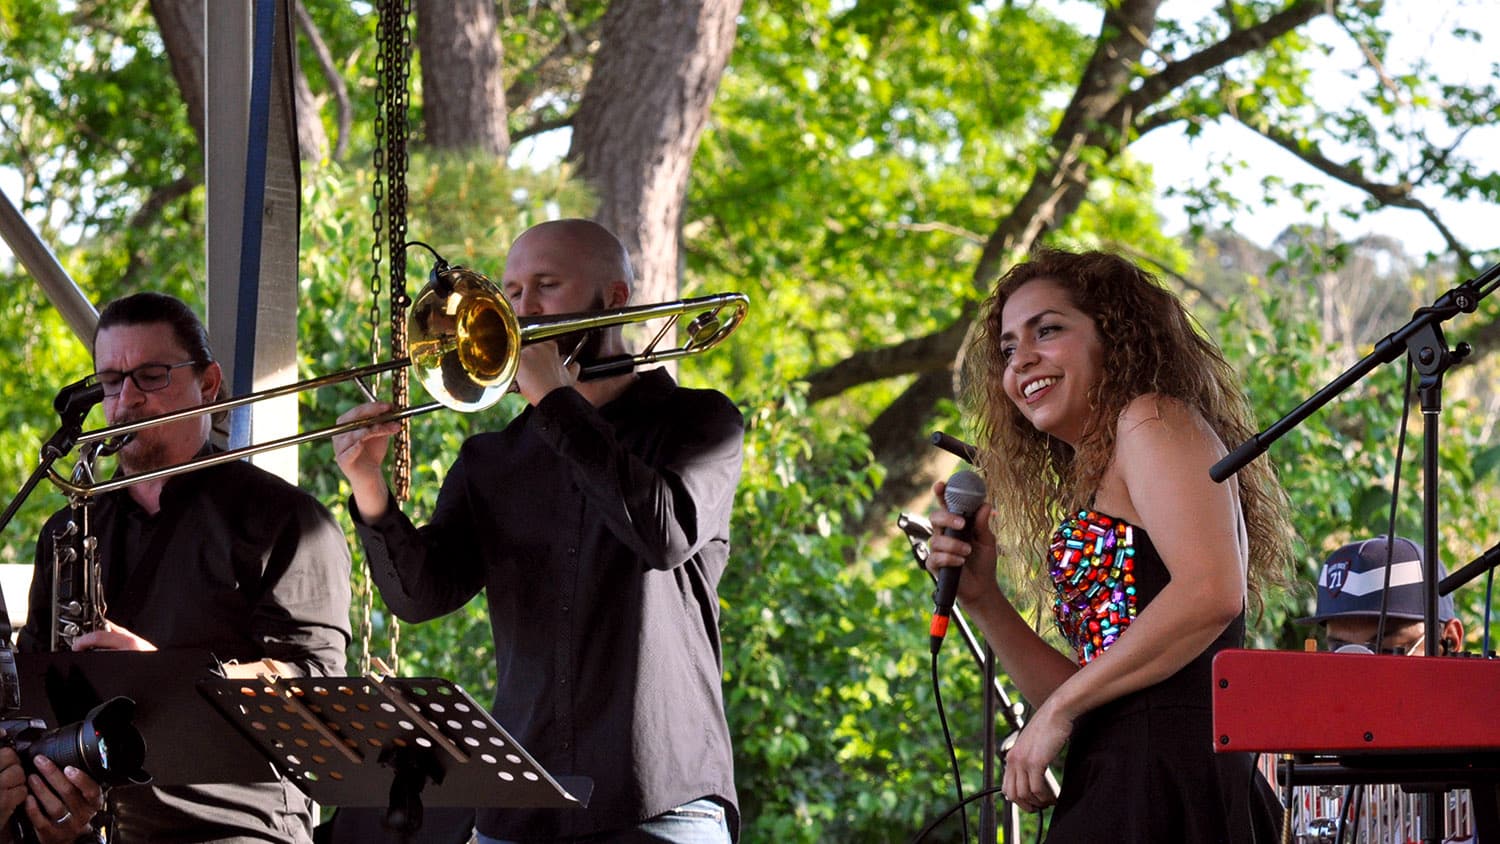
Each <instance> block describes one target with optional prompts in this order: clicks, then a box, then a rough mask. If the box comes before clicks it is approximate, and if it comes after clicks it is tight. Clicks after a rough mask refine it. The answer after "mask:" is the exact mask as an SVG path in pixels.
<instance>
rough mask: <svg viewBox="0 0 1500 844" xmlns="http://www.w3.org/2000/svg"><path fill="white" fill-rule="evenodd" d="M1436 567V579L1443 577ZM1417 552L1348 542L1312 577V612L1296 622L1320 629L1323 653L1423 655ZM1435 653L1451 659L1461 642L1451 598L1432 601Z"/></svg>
mask: <svg viewBox="0 0 1500 844" xmlns="http://www.w3.org/2000/svg"><path fill="white" fill-rule="evenodd" d="M1388 560H1389V566H1390V588H1389V597H1387V598H1386V619H1385V638H1384V640H1383V641H1382V642H1381V643H1380V646H1379V647H1378V648H1377V647H1376V644H1375V633H1376V629H1375V628H1376V626H1377V625H1378V624H1379V622H1380V595H1381V589H1382V588H1383V587H1385V585H1386V566H1387V561H1388ZM1447 574H1448V573H1447V571H1446V570H1444V569H1443V564H1442V563H1438V576H1439V578H1442V577H1446V576H1447ZM1425 594H1426V591H1425V589H1424V588H1423V584H1422V549H1421V548H1418V547H1417V544H1416V543H1414V542H1412V541H1411V540H1409V539H1406V538H1404V537H1400V536H1398V537H1396V541H1395V542H1388V541H1386V538H1385V537H1384V536H1377V537H1374V538H1372V539H1365V540H1362V541H1358V542H1351V543H1349V544H1348V545H1345V546H1343V547H1342V548H1340V549H1338V550H1337V551H1334V552H1333V554H1331V555H1329V557H1328V559H1327V561H1325V562H1324V563H1323V570H1322V571H1321V572H1320V573H1319V574H1318V608H1317V612H1316V613H1315V614H1314V615H1312V616H1310V617H1308V618H1303V619H1299V620H1300V621H1302V622H1306V623H1317V624H1321V625H1323V629H1324V634H1325V639H1326V641H1327V645H1328V650H1330V651H1336V652H1355V653H1376V652H1379V653H1398V654H1408V655H1420V654H1422V653H1423V652H1424V648H1423V645H1424V643H1425V642H1426V631H1425V630H1423V625H1422V609H1423V597H1424V596H1425ZM1438 622H1439V624H1441V630H1440V632H1439V637H1440V644H1439V652H1440V653H1444V654H1450V653H1457V652H1458V651H1459V649H1460V648H1461V647H1462V645H1463V641H1464V625H1463V622H1461V621H1459V620H1458V618H1456V617H1455V615H1454V612H1453V597H1452V596H1451V595H1444V596H1442V597H1440V598H1438Z"/></svg>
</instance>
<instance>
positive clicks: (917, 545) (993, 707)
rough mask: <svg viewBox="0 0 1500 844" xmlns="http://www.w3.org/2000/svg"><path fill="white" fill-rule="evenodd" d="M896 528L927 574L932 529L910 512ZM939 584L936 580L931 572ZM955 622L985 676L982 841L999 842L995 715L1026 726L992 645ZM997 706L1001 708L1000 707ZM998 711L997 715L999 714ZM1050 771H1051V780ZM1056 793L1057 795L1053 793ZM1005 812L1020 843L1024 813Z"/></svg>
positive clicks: (960, 620)
mask: <svg viewBox="0 0 1500 844" xmlns="http://www.w3.org/2000/svg"><path fill="white" fill-rule="evenodd" d="M896 526H897V527H899V528H900V529H901V531H902V533H904V534H906V539H907V542H909V543H910V544H911V553H912V556H913V557H914V558H915V559H916V563H917V568H920V569H922V570H923V571H927V565H926V563H927V553H928V551H927V540H928V539H931V538H932V526H931V525H929V524H928V523H927V520H926V519H923V518H921V517H919V516H913V515H912V514H910V513H902V514H901V515H899V516H897V517H896ZM928 576H929V577H932V579H933V582H934V583H936V581H937V578H936V577H933V576H932V573H931V572H928ZM953 622H954V625H955V626H956V628H957V630H958V633H959V636H960V637H961V638H962V639H963V642H964V647H965V648H966V649H967V650H968V652H969V656H971V657H972V658H973V659H974V664H975V665H977V666H979V670H980V671H981V672H983V674H984V724H983V736H984V784H983V786H982V787H981V790H982V792H984V793H985V796H984V797H983V798H981V800H980V802H979V840H980V841H982V842H984V844H992V842H994V841H995V840H996V833H997V831H998V829H999V822H998V817H997V815H996V813H995V792H994V791H993V788H994V785H995V760H996V759H999V758H1000V754H999V749H998V746H997V745H996V742H995V716H996V714H1000V715H1003V716H1005V723H1006V725H1007V726H1009V727H1010V731H1011V732H1012V733H1016V732H1019V731H1020V729H1021V727H1022V726H1024V721H1023V720H1022V718H1021V705H1020V704H1019V703H1018V702H1016V701H1013V700H1011V697H1010V695H1009V694H1008V693H1007V692H1006V690H1005V687H1004V686H1002V685H1000V680H999V678H998V677H997V676H996V671H995V651H994V649H992V648H991V647H990V646H989V645H984V646H982V647H981V645H980V644H979V639H978V638H977V637H976V636H975V635H974V631H973V629H972V628H970V627H969V620H968V619H967V618H965V617H964V611H963V610H962V609H961V608H959V607H957V606H955V607H954V608H953ZM997 703H998V705H997ZM997 710H998V713H997ZM1051 773H1052V772H1051V771H1048V772H1047V774H1048V777H1049V781H1050V777H1051ZM1054 793H1055V792H1054ZM1001 799H1002V800H1003V801H1004V813H1005V839H1004V840H1006V841H1017V840H1019V836H1020V832H1021V813H1020V811H1019V810H1018V809H1017V808H1016V806H1015V805H1014V804H1012V803H1011V802H1010V801H1008V800H1004V797H1003V795H1002V798H1001Z"/></svg>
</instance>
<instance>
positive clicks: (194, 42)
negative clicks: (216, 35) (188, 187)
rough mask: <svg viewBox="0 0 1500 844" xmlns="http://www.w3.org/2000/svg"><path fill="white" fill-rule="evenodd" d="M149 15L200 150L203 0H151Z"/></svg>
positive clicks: (201, 130)
mask: <svg viewBox="0 0 1500 844" xmlns="http://www.w3.org/2000/svg"><path fill="white" fill-rule="evenodd" d="M151 15H152V16H153V17H155V18H156V25H157V28H158V29H160V30H161V41H162V44H163V46H165V47H166V50H167V59H168V60H169V61H170V62H171V64H172V76H174V77H175V78H176V79H177V87H178V88H179V89H181V90H182V99H183V101H184V102H186V103H187V110H188V123H190V124H191V125H192V127H193V134H195V135H197V136H198V148H199V149H202V148H203V133H204V121H205V119H206V118H205V116H204V114H205V106H204V102H203V97H204V93H203V90H204V87H203V86H204V78H205V74H206V71H205V69H204V58H203V26H204V21H203V0H151Z"/></svg>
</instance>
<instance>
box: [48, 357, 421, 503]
mask: <svg viewBox="0 0 1500 844" xmlns="http://www.w3.org/2000/svg"><path fill="white" fill-rule="evenodd" d="M398 362H399V361H390V363H398ZM393 368H398V367H393ZM327 377H333V376H327ZM344 380H347V379H344ZM329 383H338V381H333V382H329ZM304 386H305V385H304ZM278 395H282V394H278ZM258 398H270V396H265V395H261V396H258ZM244 403H245V402H240V404H244ZM219 404H223V403H222V402H219V403H216V404H212V405H207V404H206V405H203V406H201V407H196V408H193V410H194V411H196V415H199V416H201V415H203V414H204V413H212V412H217V411H218V410H220V409H222V408H220V407H218V405H219ZM443 407H445V405H443V404H442V403H441V402H429V403H427V404H421V405H414V406H412V407H405V408H401V409H399V410H393V411H391V412H389V413H382V414H380V415H378V416H372V417H367V418H364V419H352V420H350V421H348V422H343V423H340V424H337V425H329V426H328V427H326V428H319V429H317V430H314V431H303V432H302V433H300V434H292V435H290V436H285V437H281V438H279V439H274V440H268V441H266V442H263V443H253V444H251V445H246V446H240V447H239V448H232V449H229V450H228V451H220V452H217V453H215V454H209V455H205V456H203V457H197V458H194V459H192V460H189V461H187V462H185V463H179V464H177V465H175V466H164V467H162V468H160V469H151V470H148V471H145V472H137V473H135V474H131V475H125V476H123V477H118V478H111V479H109V480H107V481H100V482H99V483H95V484H75V483H73V482H72V481H70V480H67V479H66V478H64V477H62V476H61V475H59V474H58V473H57V472H56V470H48V472H47V476H48V478H49V479H50V480H51V481H52V483H53V484H55V485H56V486H57V488H58V489H61V490H62V491H63V492H65V493H67V494H68V495H77V496H91V495H103V494H104V493H106V492H113V491H114V490H117V489H124V488H125V487H128V486H134V485H136V484H141V483H146V482H147V481H153V480H156V479H157V478H167V477H171V476H172V475H180V474H183V473H184V472H190V471H194V470H197V469H206V468H208V467H209V466H217V465H219V464H221V463H228V462H230V461H233V460H238V459H240V458H241V457H249V456H253V455H256V454H261V453H263V452H267V451H275V450H276V449H279V448H289V447H291V446H294V445H301V444H303V443H310V442H314V441H316V440H324V439H328V438H330V437H336V436H338V435H339V434H342V433H344V432H345V431H353V430H357V429H359V428H366V427H369V426H370V425H380V424H383V423H386V422H397V421H399V420H402V419H406V418H407V417H410V416H418V415H420V414H423V413H428V412H430V411H433V410H438V409H440V408H443ZM191 415H195V414H185V413H181V412H178V413H175V414H163V415H162V416H160V417H157V419H159V420H161V421H167V420H168V418H169V417H170V418H171V419H179V418H183V417H185V416H191ZM143 421H148V422H149V421H153V420H143ZM158 424H160V423H158ZM134 430H140V429H139V428H136V429H134Z"/></svg>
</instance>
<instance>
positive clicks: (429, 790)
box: [198, 674, 593, 830]
mask: <svg viewBox="0 0 1500 844" xmlns="http://www.w3.org/2000/svg"><path fill="white" fill-rule="evenodd" d="M198 690H199V691H200V692H201V693H202V694H203V695H204V697H205V698H207V699H208V701H209V702H211V703H212V704H213V706H214V707H216V708H217V710H218V711H219V712H220V713H222V714H223V716H224V717H225V719H227V720H228V721H229V722H231V723H233V724H235V725H236V726H237V727H238V728H239V729H240V731H241V733H242V734H243V735H244V736H245V737H246V738H248V739H249V740H250V741H252V742H253V743H254V744H255V745H257V746H258V747H259V749H260V752H261V753H263V754H264V756H265V758H266V759H269V760H270V762H271V764H273V765H274V766H275V767H276V769H277V770H278V771H280V772H281V774H282V775H283V776H285V777H286V778H287V780H288V781H290V782H292V783H294V784H295V785H296V786H297V787H298V788H299V789H301V790H302V791H303V792H304V793H306V794H307V795H308V796H309V797H311V798H312V799H314V800H316V801H318V802H319V803H321V804H323V805H327V806H385V807H386V821H387V823H388V825H389V826H391V827H392V828H396V829H405V830H414V829H416V828H417V827H419V826H420V825H421V817H422V806H423V805H424V804H427V805H432V806H459V807H481V808H483V807H508V808H570V807H575V808H576V807H583V806H587V805H588V798H589V795H590V793H591V792H592V791H593V781H592V780H590V779H588V778H587V777H556V778H554V777H553V776H552V775H551V774H549V773H548V772H547V771H546V770H544V769H543V768H542V766H541V765H539V764H537V762H536V760H535V759H533V758H532V757H531V755H530V754H528V753H527V752H526V749H525V748H523V747H521V746H520V745H519V744H517V743H516V741H515V739H513V738H511V736H510V734H509V733H507V732H506V731H505V729H504V728H503V727H501V726H500V725H499V724H498V723H496V722H495V720H494V719H493V718H491V717H490V714H489V712H488V710H486V709H485V708H484V707H483V706H480V705H479V704H478V703H476V702H475V701H474V699H473V698H471V697H469V695H468V694H467V693H466V692H465V691H464V690H463V689H462V688H460V687H458V686H457V685H454V684H453V683H451V682H449V681H448V680H444V679H442V678H428V677H416V678H413V677H399V678H398V677H380V676H378V675H377V676H371V677H305V678H296V679H286V678H276V677H271V676H268V675H265V674H262V675H261V676H260V677H259V678H258V679H255V680H236V679H213V680H204V681H201V682H199V683H198Z"/></svg>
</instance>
